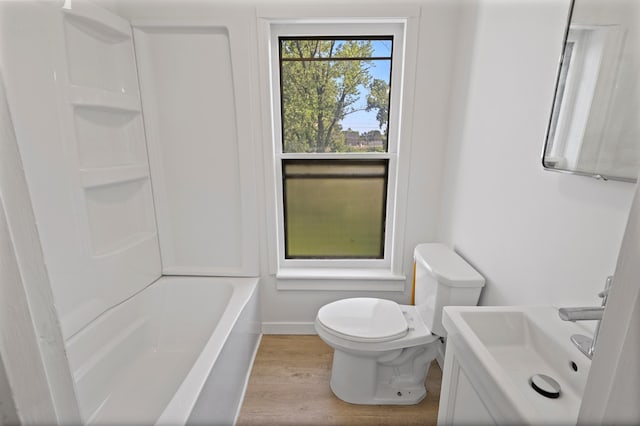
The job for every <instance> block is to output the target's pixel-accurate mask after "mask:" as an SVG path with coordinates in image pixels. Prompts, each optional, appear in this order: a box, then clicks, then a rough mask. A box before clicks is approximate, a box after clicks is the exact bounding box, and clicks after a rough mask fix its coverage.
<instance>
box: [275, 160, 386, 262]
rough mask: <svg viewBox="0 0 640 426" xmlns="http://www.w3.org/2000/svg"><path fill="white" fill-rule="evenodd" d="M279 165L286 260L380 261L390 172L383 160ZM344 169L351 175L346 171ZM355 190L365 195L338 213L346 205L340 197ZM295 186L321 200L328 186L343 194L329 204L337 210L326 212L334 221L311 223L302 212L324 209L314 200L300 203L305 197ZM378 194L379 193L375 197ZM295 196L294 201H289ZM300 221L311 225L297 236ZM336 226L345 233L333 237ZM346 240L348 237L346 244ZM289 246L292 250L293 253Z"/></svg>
mask: <svg viewBox="0 0 640 426" xmlns="http://www.w3.org/2000/svg"><path fill="white" fill-rule="evenodd" d="M282 163H283V179H282V187H283V203H284V206H283V211H284V218H283V220H284V243H285V244H284V248H285V259H383V258H384V251H385V238H384V236H385V222H386V216H387V215H386V207H387V201H386V198H387V193H388V190H387V186H388V171H389V164H388V161H387V160H317V159H310V160H282ZM296 166H302V167H296ZM347 168H351V170H345V169H347ZM296 169H297V170H296ZM340 169H342V170H340ZM313 181H315V182H316V183H317V184H318V185H319V187H317V186H316V187H314V185H312V184H311V182H313ZM296 186H297V187H298V193H296ZM358 186H360V188H359V190H363V189H366V191H367V193H366V194H365V193H356V194H354V199H353V200H352V201H350V204H349V206H350V208H348V209H346V211H345V210H340V209H341V208H344V207H345V205H344V201H345V200H343V202H342V203H341V202H340V197H339V196H340V195H343V196H344V195H345V193H348V192H350V191H354V190H356V189H357V187H358ZM300 187H307V188H306V189H307V190H308V191H314V192H315V197H322V196H323V192H324V191H327V190H328V189H329V188H331V187H334V188H336V187H337V188H339V190H340V191H342V193H336V197H337V198H335V199H332V200H330V202H331V203H335V204H336V206H335V207H336V208H337V209H338V210H337V211H331V212H329V213H328V214H329V216H330V218H331V219H333V220H334V221H335V222H333V223H331V224H326V223H325V224H323V222H322V221H315V223H313V222H314V221H313V212H306V211H305V210H306V209H305V207H308V206H309V204H311V205H313V204H320V205H316V206H314V209H326V208H327V205H326V204H325V203H323V202H322V201H321V200H320V199H319V198H314V199H308V200H305V199H304V195H303V194H301V193H300V192H299V190H300ZM323 187H324V188H323ZM378 190H379V191H380V192H378V193H376V192H377V191H378ZM294 195H295V196H296V197H297V198H298V197H299V198H298V199H297V200H294V199H292V197H293V196H294ZM364 198H369V200H365V199H364ZM358 201H359V202H358ZM367 201H369V202H371V201H373V203H374V204H373V205H371V204H369V205H366V206H363V205H362V203H364V202H367ZM296 204H297V205H296ZM375 204H378V205H377V206H376V205H375ZM378 209H379V210H378ZM378 215H379V217H378ZM331 216H333V217H331ZM371 219H372V220H371ZM300 222H303V223H304V222H311V223H309V224H308V225H309V226H310V227H309V228H307V227H306V226H305V229H304V230H303V231H302V230H300V229H299V228H298V226H299V223H300ZM296 224H298V226H296ZM341 226H342V227H346V228H348V230H347V231H345V232H336V227H338V228H339V227H341ZM376 228H377V229H376ZM371 236H373V237H374V241H371V239H370V237H371ZM346 238H349V241H348V242H347V241H346ZM308 240H315V243H317V244H318V245H319V246H320V247H314V248H310V247H305V242H306V241H308ZM292 245H293V246H294V247H295V248H296V250H292V248H291V246H292ZM376 246H377V247H376ZM329 251H332V253H329Z"/></svg>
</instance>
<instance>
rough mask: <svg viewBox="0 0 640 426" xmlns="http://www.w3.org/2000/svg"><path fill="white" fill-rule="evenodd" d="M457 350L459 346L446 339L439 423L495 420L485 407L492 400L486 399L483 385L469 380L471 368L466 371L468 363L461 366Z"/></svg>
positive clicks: (452, 423) (476, 422)
mask: <svg viewBox="0 0 640 426" xmlns="http://www.w3.org/2000/svg"><path fill="white" fill-rule="evenodd" d="M459 352H460V350H459V348H457V347H456V345H455V343H454V342H451V339H450V341H448V342H447V351H446V355H445V366H444V371H443V374H442V390H441V392H440V408H439V412H438V425H457V424H459V425H464V424H474V425H476V424H477V425H495V424H497V422H496V421H495V420H494V418H493V416H492V415H491V412H490V410H489V408H487V406H488V405H489V406H491V403H490V402H489V401H485V400H486V399H487V398H486V389H483V388H482V387H481V386H479V384H478V383H476V384H475V385H474V383H472V379H471V378H470V377H469V373H471V376H472V377H473V372H468V370H469V366H463V364H464V360H461V359H460V358H461V357H460V356H459ZM483 393H484V394H485V395H484V398H483Z"/></svg>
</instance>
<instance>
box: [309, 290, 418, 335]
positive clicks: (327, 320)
mask: <svg viewBox="0 0 640 426" xmlns="http://www.w3.org/2000/svg"><path fill="white" fill-rule="evenodd" d="M317 320H318V322H319V323H320V324H321V325H322V326H324V328H325V329H326V330H327V331H329V332H332V333H334V334H336V335H338V336H341V337H344V338H346V339H349V340H353V341H358V342H386V341H389V340H395V339H399V338H401V337H404V336H405V335H406V334H407V332H408V331H409V326H408V324H407V320H406V319H405V317H404V315H403V314H402V311H401V310H400V307H399V306H398V304H397V303H396V302H392V301H390V300H384V299H374V298H366V297H359V298H353V299H343V300H338V301H336V302H333V303H329V304H328V305H324V306H323V307H322V308H320V310H319V311H318V317H317Z"/></svg>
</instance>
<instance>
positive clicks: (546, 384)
mask: <svg viewBox="0 0 640 426" xmlns="http://www.w3.org/2000/svg"><path fill="white" fill-rule="evenodd" d="M529 384H531V387H532V388H533V389H534V390H535V391H536V392H538V393H539V394H540V395H542V396H546V397H547V398H558V397H559V396H560V383H558V382H556V381H555V380H554V379H553V378H551V377H549V376H547V375H546V374H534V375H533V376H531V378H530V379H529Z"/></svg>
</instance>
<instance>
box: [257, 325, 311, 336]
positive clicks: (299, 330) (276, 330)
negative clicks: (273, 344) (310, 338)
mask: <svg viewBox="0 0 640 426" xmlns="http://www.w3.org/2000/svg"><path fill="white" fill-rule="evenodd" d="M262 334H318V333H317V332H316V329H315V327H314V325H313V323H312V322H263V323H262Z"/></svg>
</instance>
